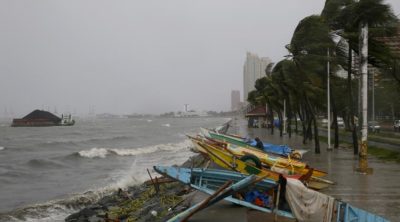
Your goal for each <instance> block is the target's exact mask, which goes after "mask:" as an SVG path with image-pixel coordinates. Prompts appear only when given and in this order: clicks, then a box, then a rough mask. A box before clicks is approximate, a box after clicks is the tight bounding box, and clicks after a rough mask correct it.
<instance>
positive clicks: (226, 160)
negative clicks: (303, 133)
mask: <svg viewBox="0 0 400 222" xmlns="http://www.w3.org/2000/svg"><path fill="white" fill-rule="evenodd" d="M192 143H193V144H194V145H195V147H196V149H197V150H199V151H200V152H202V153H204V154H205V155H207V156H208V157H209V158H210V159H211V160H212V161H213V162H214V163H216V164H217V165H219V166H221V167H223V168H225V169H229V170H233V171H237V172H241V173H245V174H255V175H257V176H261V177H264V176H266V177H268V178H269V179H272V180H274V181H278V179H279V174H280V173H281V172H279V173H278V172H274V171H272V170H269V169H266V168H264V167H261V168H257V167H256V166H255V165H252V164H249V163H246V162H245V161H242V160H240V159H239V158H238V157H237V156H236V155H234V154H232V153H231V152H228V151H226V150H223V149H220V148H217V147H215V146H213V145H210V144H207V143H204V142H202V141H200V140H195V139H192ZM313 172H314V169H312V168H308V172H307V173H305V174H294V175H285V176H286V177H292V178H297V179H300V180H302V181H307V184H308V187H310V188H312V189H315V190H320V189H324V188H326V187H328V186H329V185H331V184H332V182H330V181H326V180H324V179H320V178H317V177H312V175H313Z"/></svg>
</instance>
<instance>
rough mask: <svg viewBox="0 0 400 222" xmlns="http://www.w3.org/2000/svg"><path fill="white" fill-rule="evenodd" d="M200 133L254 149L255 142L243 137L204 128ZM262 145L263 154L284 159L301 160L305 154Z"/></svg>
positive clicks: (277, 146)
mask: <svg viewBox="0 0 400 222" xmlns="http://www.w3.org/2000/svg"><path fill="white" fill-rule="evenodd" d="M201 132H202V134H203V135H204V136H206V137H210V138H213V139H218V140H221V141H224V142H228V143H231V144H234V145H237V146H240V147H245V148H256V144H257V142H256V141H255V140H254V139H247V138H243V137H240V136H236V135H230V134H222V133H218V132H214V131H211V130H207V129H204V128H202V129H201ZM263 145H264V149H263V151H264V152H267V153H273V154H276V155H281V156H284V157H292V158H294V159H301V158H302V157H303V153H305V151H301V150H294V149H292V148H290V147H289V146H287V145H275V144H271V143H263Z"/></svg>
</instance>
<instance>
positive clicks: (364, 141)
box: [358, 22, 372, 174]
mask: <svg viewBox="0 0 400 222" xmlns="http://www.w3.org/2000/svg"><path fill="white" fill-rule="evenodd" d="M360 28H361V30H360V36H359V38H360V39H359V52H360V72H361V77H360V78H361V114H362V116H361V117H362V118H361V119H362V122H361V143H360V149H359V150H360V157H359V169H358V171H360V172H361V173H365V174H368V173H372V169H371V168H368V125H367V120H368V119H367V118H368V23H367V22H361V24H360Z"/></svg>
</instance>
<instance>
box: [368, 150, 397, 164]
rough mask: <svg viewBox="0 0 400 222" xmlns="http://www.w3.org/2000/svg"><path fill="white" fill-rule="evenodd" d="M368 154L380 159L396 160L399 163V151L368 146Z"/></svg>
mask: <svg viewBox="0 0 400 222" xmlns="http://www.w3.org/2000/svg"><path fill="white" fill-rule="evenodd" d="M368 154H371V155H373V156H376V157H378V158H379V159H382V160H387V161H396V162H398V163H400V152H396V151H392V150H386V149H382V148H378V147H374V146H368Z"/></svg>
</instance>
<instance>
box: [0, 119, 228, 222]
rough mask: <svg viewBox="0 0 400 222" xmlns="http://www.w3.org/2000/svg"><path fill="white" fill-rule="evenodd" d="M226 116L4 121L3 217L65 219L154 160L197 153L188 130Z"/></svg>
mask: <svg viewBox="0 0 400 222" xmlns="http://www.w3.org/2000/svg"><path fill="white" fill-rule="evenodd" d="M228 120H229V119H227V118H123V119H122V118H121V119H99V118H87V119H78V120H77V122H76V124H75V125H74V126H69V127H34V128H29V127H10V122H5V121H3V122H0V221H63V220H64V218H65V217H66V216H68V215H69V214H71V213H74V212H76V211H78V210H79V209H81V208H83V207H84V206H86V205H87V204H89V203H92V202H94V201H96V200H98V199H99V198H100V197H102V196H103V195H106V194H108V193H110V192H113V191H114V190H116V189H117V188H125V187H127V186H130V185H134V184H138V183H141V182H143V181H145V180H147V179H148V174H147V171H146V169H147V168H148V169H149V170H151V169H152V166H153V165H157V164H160V165H172V164H181V163H183V162H184V161H186V160H187V159H188V158H189V157H190V156H192V155H193V153H192V152H191V151H190V149H189V147H190V145H191V144H190V141H189V140H188V139H186V137H185V134H194V133H197V132H199V129H200V127H207V128H213V127H216V126H219V125H222V124H224V123H225V122H227V121H228Z"/></svg>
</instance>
